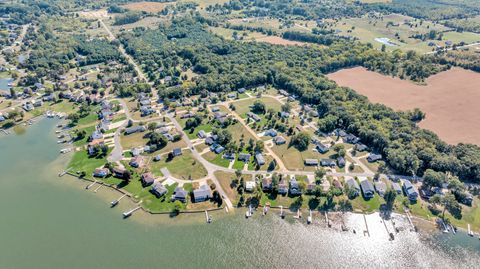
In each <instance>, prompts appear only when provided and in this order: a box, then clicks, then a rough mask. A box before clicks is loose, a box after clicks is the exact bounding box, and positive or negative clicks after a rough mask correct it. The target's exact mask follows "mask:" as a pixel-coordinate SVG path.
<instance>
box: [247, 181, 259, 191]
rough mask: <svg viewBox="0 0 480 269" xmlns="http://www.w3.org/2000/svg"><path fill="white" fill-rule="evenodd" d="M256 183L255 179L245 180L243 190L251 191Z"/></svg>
mask: <svg viewBox="0 0 480 269" xmlns="http://www.w3.org/2000/svg"><path fill="white" fill-rule="evenodd" d="M256 185H257V184H256V183H255V181H247V182H245V190H246V191H248V192H253V189H255V186H256Z"/></svg>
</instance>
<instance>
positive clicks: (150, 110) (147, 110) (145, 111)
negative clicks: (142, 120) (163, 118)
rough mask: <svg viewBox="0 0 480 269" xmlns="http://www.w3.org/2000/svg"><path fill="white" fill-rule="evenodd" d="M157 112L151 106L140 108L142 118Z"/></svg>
mask: <svg viewBox="0 0 480 269" xmlns="http://www.w3.org/2000/svg"><path fill="white" fill-rule="evenodd" d="M154 112H155V110H154V109H153V108H152V107H151V106H141V107H140V116H142V117H146V116H149V115H151V114H153V113H154Z"/></svg>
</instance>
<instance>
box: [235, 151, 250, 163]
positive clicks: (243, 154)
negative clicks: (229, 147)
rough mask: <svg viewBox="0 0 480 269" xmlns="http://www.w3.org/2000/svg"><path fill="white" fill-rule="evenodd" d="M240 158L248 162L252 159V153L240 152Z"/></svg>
mask: <svg viewBox="0 0 480 269" xmlns="http://www.w3.org/2000/svg"><path fill="white" fill-rule="evenodd" d="M238 160H239V161H242V162H245V163H248V162H249V161H250V154H248V153H240V154H238Z"/></svg>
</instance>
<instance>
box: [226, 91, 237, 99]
mask: <svg viewBox="0 0 480 269" xmlns="http://www.w3.org/2000/svg"><path fill="white" fill-rule="evenodd" d="M227 97H228V98H232V99H233V98H236V97H237V94H236V93H234V92H231V93H229V94H227Z"/></svg>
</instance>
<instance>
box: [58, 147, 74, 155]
mask: <svg viewBox="0 0 480 269" xmlns="http://www.w3.org/2000/svg"><path fill="white" fill-rule="evenodd" d="M70 151H72V149H71V148H65V149H61V150H60V153H63V154H65V153H68V152H70Z"/></svg>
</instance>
